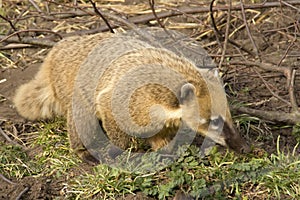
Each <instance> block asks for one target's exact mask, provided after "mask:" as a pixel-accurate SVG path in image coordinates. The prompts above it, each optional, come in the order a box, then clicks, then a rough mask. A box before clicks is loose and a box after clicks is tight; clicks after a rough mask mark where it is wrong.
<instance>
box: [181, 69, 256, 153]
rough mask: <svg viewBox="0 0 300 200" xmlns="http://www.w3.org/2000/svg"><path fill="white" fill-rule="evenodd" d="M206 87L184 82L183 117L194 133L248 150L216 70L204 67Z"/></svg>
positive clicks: (244, 151)
mask: <svg viewBox="0 0 300 200" xmlns="http://www.w3.org/2000/svg"><path fill="white" fill-rule="evenodd" d="M202 77H203V78H204V79H205V82H206V86H207V89H208V90H207V89H204V88H203V87H205V86H204V85H199V84H197V83H193V82H191V83H185V84H184V85H182V87H181V91H180V100H179V101H180V107H181V110H182V117H181V118H182V120H183V121H184V122H185V123H186V124H187V125H188V126H189V127H191V128H192V129H194V130H195V131H196V132H197V133H200V134H201V135H203V136H204V137H209V138H210V139H212V140H213V141H215V142H216V143H218V144H221V145H223V146H227V147H229V148H231V149H233V150H234V151H236V152H238V153H249V152H250V151H251V149H250V147H249V146H248V144H247V142H246V141H245V139H243V138H242V137H241V136H240V134H239V133H238V132H237V130H236V129H235V127H234V124H233V121H232V118H231V115H230V110H229V106H228V103H227V99H226V94H225V91H224V89H223V87H222V83H221V80H220V79H219V77H218V74H217V70H212V71H204V72H202Z"/></svg>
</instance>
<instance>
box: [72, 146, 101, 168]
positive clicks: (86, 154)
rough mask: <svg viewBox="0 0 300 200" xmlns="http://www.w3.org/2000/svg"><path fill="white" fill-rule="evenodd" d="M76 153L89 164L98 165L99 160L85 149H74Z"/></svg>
mask: <svg viewBox="0 0 300 200" xmlns="http://www.w3.org/2000/svg"><path fill="white" fill-rule="evenodd" d="M75 152H76V154H77V155H78V156H79V157H80V158H81V159H82V160H83V161H84V162H86V163H88V164H89V165H93V166H94V165H98V164H99V160H97V159H96V158H95V157H94V156H92V155H91V154H90V153H89V152H88V150H87V149H79V150H76V151H75Z"/></svg>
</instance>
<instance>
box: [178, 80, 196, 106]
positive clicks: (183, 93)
mask: <svg viewBox="0 0 300 200" xmlns="http://www.w3.org/2000/svg"><path fill="white" fill-rule="evenodd" d="M195 97H196V88H195V86H194V85H193V84H191V83H186V84H184V85H183V86H182V87H181V90H180V104H189V102H191V101H192V100H194V99H195Z"/></svg>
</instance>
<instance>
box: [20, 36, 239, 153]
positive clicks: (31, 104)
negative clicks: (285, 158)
mask: <svg viewBox="0 0 300 200" xmlns="http://www.w3.org/2000/svg"><path fill="white" fill-rule="evenodd" d="M121 40H122V38H121V39H120V38H118V37H112V34H110V33H101V34H96V35H92V36H81V37H71V38H68V39H64V40H63V41H61V42H59V43H58V44H57V45H56V46H55V47H53V49H52V50H51V51H50V53H49V54H48V56H47V57H46V59H45V61H44V63H43V65H42V66H41V69H40V71H39V72H38V74H37V75H36V76H35V78H34V79H33V80H32V81H30V82H29V83H27V84H24V85H22V86H21V87H20V88H19V89H18V90H17V92H16V96H15V98H14V102H15V106H16V108H17V110H18V112H19V113H20V114H21V115H22V116H24V117H25V118H28V119H30V120H37V119H45V118H51V117H53V116H55V115H62V116H66V117H67V121H68V128H69V134H70V141H71V147H72V148H73V149H75V150H77V151H78V152H79V153H80V152H81V153H80V154H81V155H82V156H83V157H86V156H88V153H87V152H86V151H85V148H84V147H83V145H82V143H81V141H80V138H79V136H78V135H77V132H76V128H75V125H74V122H73V117H72V105H71V102H72V96H73V89H74V84H75V79H76V76H77V73H78V72H79V70H80V67H82V66H85V65H86V66H95V62H96V61H94V59H93V58H95V57H97V56H99V57H101V58H103V59H106V57H107V58H109V56H110V54H109V53H108V54H106V55H101V54H100V53H99V52H98V51H100V50H95V49H96V48H99V49H101V48H102V49H106V48H105V45H107V47H109V48H111V47H115V48H112V49H114V50H116V51H121V50H122V46H121V44H122V43H120V42H119V41H121ZM105 42H106V43H105ZM128 44H129V46H130V45H132V48H131V50H130V51H125V52H123V53H122V54H120V55H121V56H119V57H118V58H116V59H112V60H111V61H112V62H111V63H108V64H107V66H105V70H104V71H103V74H102V76H101V77H100V79H99V83H98V85H97V87H96V93H95V94H96V96H95V97H93V98H92V101H93V102H94V103H95V108H96V110H95V115H96V116H97V118H98V119H99V120H100V121H101V122H102V126H103V128H104V130H105V132H106V134H107V136H108V137H109V139H110V140H112V141H113V143H115V144H116V145H118V146H119V147H121V148H123V149H126V148H129V147H132V146H137V144H134V141H135V140H134V138H135V137H132V136H131V135H129V134H127V133H128V132H132V133H134V134H135V135H136V136H137V137H138V136H139V134H141V135H142V134H143V133H145V132H149V130H146V129H151V130H153V131H154V132H155V131H157V132H156V133H157V134H155V135H152V136H151V137H149V138H147V139H145V140H146V141H147V142H148V143H149V144H150V145H151V147H152V149H154V150H157V149H159V148H161V147H163V146H164V145H166V144H167V143H168V142H169V141H170V140H171V139H172V137H173V136H174V134H176V130H178V127H179V126H180V124H181V123H182V121H185V122H186V123H187V124H188V125H190V126H191V127H194V129H196V131H197V132H199V133H200V134H202V135H208V132H207V129H208V126H209V122H210V118H211V116H212V115H213V114H219V110H220V109H223V110H225V112H224V115H227V116H224V118H225V119H226V121H227V122H228V124H229V126H230V128H232V129H233V124H232V120H231V117H230V112H229V109H228V106H227V101H226V98H225V99H221V100H220V101H221V103H220V101H219V100H218V99H216V98H214V97H213V98H211V94H210V91H211V90H213V92H216V91H218V90H219V93H222V95H223V96H225V93H224V91H223V90H222V86H221V84H220V83H219V82H216V83H215V81H216V80H215V79H214V78H210V77H209V76H207V77H205V78H203V76H202V74H201V73H200V71H199V70H198V69H197V68H196V67H195V66H194V65H193V63H191V62H190V61H188V60H187V59H185V58H182V57H179V56H176V55H175V54H174V53H172V52H170V51H168V50H165V49H161V48H153V47H151V46H147V44H146V43H145V44H144V43H143V42H141V43H139V44H137V41H136V40H134V39H133V40H132V42H131V43H130V41H129V42H128ZM144 46H147V48H146V47H145V48H143V47H144ZM133 47H135V48H133ZM127 48H129V49H130V47H127ZM112 54H113V53H112ZM96 64H97V63H96ZM140 66H149V67H148V68H147V69H149V70H150V71H149V72H147V73H145V74H143V73H142V72H143V71H141V74H140V75H139V77H133V78H132V79H130V80H131V82H134V83H135V84H137V85H139V84H141V85H142V86H141V87H139V88H136V89H135V90H134V91H128V87H127V85H126V84H130V82H126V81H125V82H124V80H123V79H122V77H126V76H127V75H128V74H129V75H130V74H132V73H133V74H134V73H135V72H139V67H140ZM151 66H163V67H164V69H166V68H167V69H172V70H173V72H174V73H177V74H179V75H180V76H182V77H183V78H184V79H185V81H184V82H183V81H182V80H179V79H176V78H174V76H172V75H171V74H170V75H168V73H163V70H164V69H162V71H160V70H157V68H155V67H154V68H153V69H152V68H151ZM96 67H100V68H101V67H104V66H96ZM84 73H87V76H86V78H87V79H88V78H89V76H92V75H93V71H90V70H87V71H85V72H84ZM143 76H145V77H144V78H143ZM152 77H162V78H161V79H162V81H163V80H167V82H168V83H169V84H170V85H171V88H175V89H174V90H176V91H175V93H174V91H172V90H171V89H169V87H165V86H162V85H160V84H158V83H149V84H142V83H143V81H144V80H145V79H149V80H150V79H151V78H152ZM119 81H121V83H119ZM122 81H123V82H122ZM87 82H88V80H87ZM186 83H190V84H191V85H192V86H189V85H188V86H187V89H184V88H183V85H184V84H186ZM214 84H216V86H215V85H214ZM87 85H88V84H87ZM87 87H89V86H87ZM216 88H217V89H216ZM89 89H91V88H89ZM116 90H118V93H117V94H115V93H114V92H115V91H116ZM180 90H181V92H180ZM185 90H187V91H185ZM128 92H131V93H132V94H131V96H130V99H129V104H128V105H125V104H124V101H123V99H124V98H125V97H126V95H127V94H128ZM184 92H187V94H189V93H188V92H191V94H194V96H193V95H192V96H191V97H187V98H191V99H190V100H187V101H185V100H184V99H183V102H184V103H182V102H180V101H179V100H178V99H180V98H178V97H180V95H182V93H184ZM217 93H218V92H217ZM216 96H219V94H216ZM216 96H215V97H216ZM112 102H114V103H112ZM215 103H217V104H218V106H219V107H220V106H221V107H222V108H221V107H220V108H219V107H216V108H215V109H216V110H214V109H212V104H215ZM113 106H115V107H113ZM124 106H128V107H129V115H130V120H131V121H132V123H134V124H136V125H137V126H138V127H139V129H135V126H130V124H128V120H129V119H127V118H124V116H123V115H122V113H118V112H115V111H114V109H115V110H117V111H118V110H120V109H122V108H123V107H124ZM157 106H158V107H157ZM224 108H225V109H224ZM150 116H152V117H153V118H152V120H154V123H151V117H150ZM118 117H119V118H121V119H122V120H119V118H118ZM82 120H84V119H82ZM199 121H201V123H200V124H198V122H199ZM145 127H146V128H145ZM195 127H196V128H195ZM230 128H229V129H230ZM234 131H235V130H234ZM236 135H237V136H236ZM221 137H224V136H221ZM234 137H236V139H235V140H236V141H238V142H240V143H241V144H240V145H238V146H237V147H236V148H237V149H238V148H241V147H242V146H245V142H243V141H242V139H241V138H240V136H239V135H238V133H235V134H234ZM217 142H219V143H221V144H222V145H226V142H225V139H221V140H220V141H217Z"/></svg>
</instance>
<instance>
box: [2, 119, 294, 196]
mask: <svg viewBox="0 0 300 200" xmlns="http://www.w3.org/2000/svg"><path fill="white" fill-rule="evenodd" d="M63 125H64V121H62V120H56V121H52V122H49V123H42V124H41V125H40V128H39V134H38V135H37V136H36V139H35V140H33V141H34V142H32V143H31V145H30V147H32V148H41V149H40V151H37V154H36V155H35V156H33V157H29V156H28V155H27V154H26V153H24V151H23V149H21V148H19V147H13V146H10V145H4V144H1V147H0V150H1V152H2V153H1V155H0V160H1V163H0V173H1V174H3V175H4V176H6V177H9V178H12V177H15V178H17V179H21V178H23V177H25V176H46V177H47V176H51V177H52V178H53V177H56V178H57V179H59V178H60V177H61V176H67V177H68V178H67V179H63V181H65V183H64V187H65V189H64V191H65V194H64V195H65V196H64V198H68V199H91V198H96V199H113V198H116V197H118V196H123V195H126V194H130V193H132V194H134V193H137V192H143V193H144V194H145V195H148V196H152V197H154V198H158V199H166V198H167V197H172V196H174V195H175V193H176V191H177V190H180V191H182V192H184V193H186V194H190V195H191V196H193V197H196V198H200V199H201V198H205V199H224V198H226V199H252V198H254V197H259V198H265V199H298V198H300V183H299V177H300V159H299V155H297V153H296V152H297V151H296V150H297V148H299V147H298V146H295V148H294V151H292V152H286V153H284V152H281V151H280V146H279V141H280V137H278V139H277V152H276V153H274V154H271V155H268V154H267V153H265V152H264V151H262V153H260V154H251V155H247V156H243V155H236V154H235V153H233V152H231V151H226V152H218V151H217V149H216V148H214V149H213V150H212V153H211V155H209V156H206V157H204V158H203V157H200V156H199V154H198V152H199V149H198V147H195V146H191V147H189V148H188V150H187V151H185V152H184V153H183V154H182V155H181V156H180V157H179V158H178V159H177V161H176V162H173V163H171V164H170V165H168V166H167V167H164V168H163V169H161V170H159V171H154V172H146V171H144V170H137V169H136V170H134V172H130V170H127V169H125V168H123V169H120V168H116V167H112V166H108V165H104V164H103V165H98V166H95V167H93V168H92V170H91V171H89V172H87V171H84V170H82V172H81V174H80V175H79V176H72V175H70V174H69V173H71V172H70V171H71V170H72V169H78V170H79V168H80V163H81V161H80V160H79V158H78V157H77V156H76V155H75V154H74V153H73V152H72V151H71V150H70V149H69V142H68V139H67V133H66V130H65V129H64V128H62V127H63ZM153 155H154V154H153ZM144 159H146V160H147V159H150V160H149V162H152V161H153V159H154V158H152V157H150V158H144ZM124 162H126V165H128V166H130V165H131V164H132V163H130V162H131V161H130V160H124ZM146 164H147V163H146ZM146 164H145V165H146ZM138 169H143V166H142V164H141V166H139V168H138Z"/></svg>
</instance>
